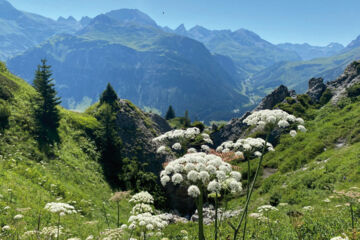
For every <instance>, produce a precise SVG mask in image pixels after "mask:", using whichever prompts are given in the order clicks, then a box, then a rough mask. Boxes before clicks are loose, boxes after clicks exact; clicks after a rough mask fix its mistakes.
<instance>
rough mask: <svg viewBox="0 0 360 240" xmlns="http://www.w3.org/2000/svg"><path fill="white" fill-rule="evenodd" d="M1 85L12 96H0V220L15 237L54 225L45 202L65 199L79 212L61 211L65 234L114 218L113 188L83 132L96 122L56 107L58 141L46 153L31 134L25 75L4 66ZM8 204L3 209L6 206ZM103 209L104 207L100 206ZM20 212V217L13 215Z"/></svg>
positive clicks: (85, 231) (82, 233)
mask: <svg viewBox="0 0 360 240" xmlns="http://www.w3.org/2000/svg"><path fill="white" fill-rule="evenodd" d="M0 82H1V86H2V89H4V88H6V89H8V90H10V92H11V93H12V95H13V97H12V98H10V99H9V100H7V101H4V100H2V99H0V102H1V104H0V106H1V107H2V106H7V107H8V108H9V110H10V112H11V116H10V122H9V128H8V129H5V130H4V131H2V132H1V133H0V176H1V177H0V213H1V214H0V226H1V227H3V226H5V225H9V226H10V227H11V228H12V230H11V234H12V235H11V236H12V237H8V238H6V237H1V238H2V239H16V236H22V234H23V233H24V232H25V231H29V230H35V229H37V228H38V224H39V222H38V220H39V216H41V217H40V220H41V221H40V224H39V225H40V230H41V229H43V228H44V227H49V226H54V225H55V223H56V222H57V217H56V215H52V214H50V213H48V212H47V211H45V210H44V206H45V204H46V203H49V202H55V201H56V200H58V201H61V202H66V203H70V204H72V205H73V206H75V208H76V209H77V210H79V212H81V214H76V215H73V216H65V217H64V218H63V219H62V220H61V225H62V226H63V227H64V228H65V229H66V234H65V235H66V236H67V237H68V238H70V237H71V236H74V235H76V237H81V238H82V239H85V238H86V237H87V236H89V235H91V234H93V235H98V234H99V232H100V231H103V230H104V229H105V228H107V227H108V226H107V223H106V219H105V215H106V214H110V215H109V217H108V218H109V224H111V225H110V226H111V227H112V226H114V224H115V217H116V214H115V205H114V206H113V205H111V204H110V203H109V201H108V200H109V198H110V197H111V194H112V189H111V188H110V186H109V184H108V183H107V182H106V181H105V179H104V175H103V171H102V168H101V165H100V163H99V162H98V160H99V158H100V155H99V153H98V152H97V150H96V145H95V143H94V141H93V140H91V136H90V135H89V134H88V133H89V132H91V131H92V130H94V129H96V128H97V127H98V125H99V122H98V121H97V120H96V119H95V118H94V117H92V116H89V115H86V114H80V113H75V112H71V111H68V110H65V109H60V112H61V123H60V128H59V133H60V137H61V143H59V144H56V145H54V146H53V147H52V149H53V154H52V155H51V156H47V155H45V154H44V153H42V152H40V151H39V150H38V145H37V142H36V140H35V138H34V136H33V134H32V131H33V126H34V123H33V119H32V117H31V113H30V109H31V99H32V98H33V97H34V95H35V90H34V89H33V88H32V87H31V86H29V85H28V84H27V83H26V82H25V81H23V80H22V79H19V78H17V77H15V76H13V75H12V74H10V73H7V72H0ZM7 206H8V207H10V208H9V209H8V210H5V207H7ZM104 209H105V210H106V213H105V212H104ZM121 209H122V214H121V221H125V220H126V219H127V217H128V216H127V215H128V213H129V210H130V209H129V205H128V204H127V202H126V201H125V202H124V203H121ZM17 214H22V215H23V216H24V218H23V219H22V220H20V221H19V220H14V219H13V217H14V216H15V215H17Z"/></svg>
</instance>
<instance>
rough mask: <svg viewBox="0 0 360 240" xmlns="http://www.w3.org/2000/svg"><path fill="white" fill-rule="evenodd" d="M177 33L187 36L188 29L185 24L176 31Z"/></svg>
mask: <svg viewBox="0 0 360 240" xmlns="http://www.w3.org/2000/svg"><path fill="white" fill-rule="evenodd" d="M175 33H177V34H180V35H186V33H187V31H186V28H185V26H184V24H180V25H179V26H178V27H177V28H176V29H175Z"/></svg>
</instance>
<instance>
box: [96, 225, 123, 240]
mask: <svg viewBox="0 0 360 240" xmlns="http://www.w3.org/2000/svg"><path fill="white" fill-rule="evenodd" d="M123 234H124V233H123V230H122V229H121V228H115V229H106V230H105V231H104V232H101V233H100V236H101V240H116V239H122V238H123Z"/></svg>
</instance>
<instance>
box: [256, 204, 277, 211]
mask: <svg viewBox="0 0 360 240" xmlns="http://www.w3.org/2000/svg"><path fill="white" fill-rule="evenodd" d="M257 209H258V212H259V213H262V212H269V211H278V209H277V208H276V207H273V206H271V205H263V206H260V207H258V208H257Z"/></svg>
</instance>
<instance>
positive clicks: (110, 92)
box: [100, 83, 119, 106]
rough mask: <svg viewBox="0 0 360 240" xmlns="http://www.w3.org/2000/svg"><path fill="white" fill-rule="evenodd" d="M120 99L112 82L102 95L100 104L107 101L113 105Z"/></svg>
mask: <svg viewBox="0 0 360 240" xmlns="http://www.w3.org/2000/svg"><path fill="white" fill-rule="evenodd" d="M118 99H119V97H118V95H117V94H116V92H115V90H114V88H113V87H112V86H111V84H110V83H108V84H107V86H106V89H105V90H104V92H103V93H102V94H101V96H100V104H103V103H107V104H109V105H111V106H113V104H114V103H115V102H116V101H117V100H118Z"/></svg>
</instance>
